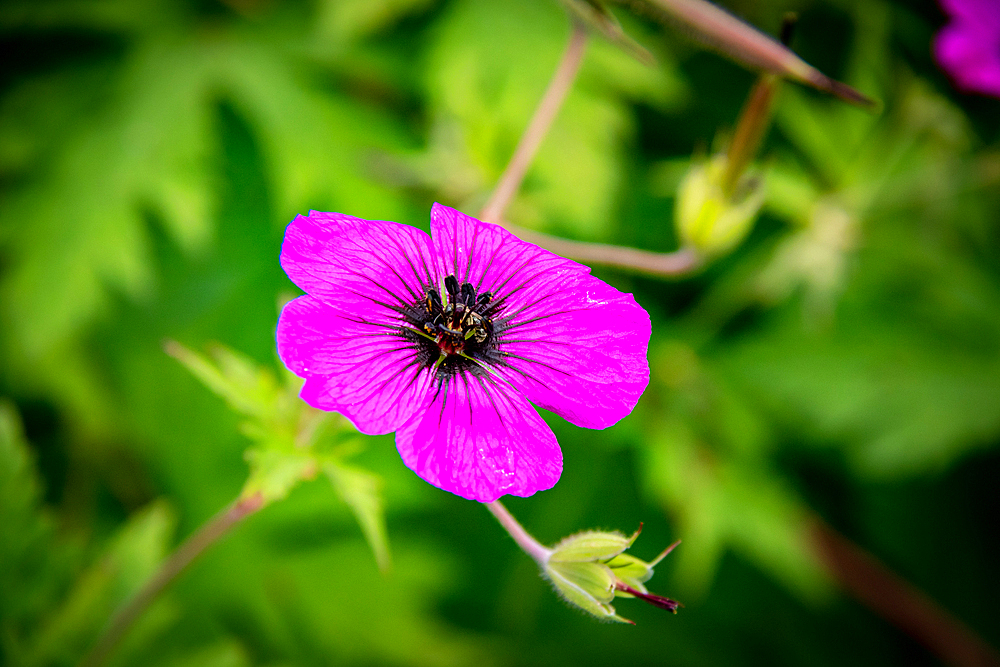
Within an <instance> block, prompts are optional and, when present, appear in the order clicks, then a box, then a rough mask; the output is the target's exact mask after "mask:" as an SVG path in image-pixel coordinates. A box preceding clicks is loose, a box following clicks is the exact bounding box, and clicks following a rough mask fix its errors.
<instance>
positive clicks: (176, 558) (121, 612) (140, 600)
mask: <svg viewBox="0 0 1000 667" xmlns="http://www.w3.org/2000/svg"><path fill="white" fill-rule="evenodd" d="M263 505H264V498H263V496H261V495H260V494H259V493H258V494H254V495H252V496H250V497H247V498H241V499H239V500H237V501H236V502H234V503H232V504H231V505H229V507H227V508H225V509H224V510H222V511H221V512H219V513H218V514H216V515H215V516H213V517H212V518H211V519H209V520H208V521H207V522H206V523H204V524H202V526H201V527H200V528H199V529H198V530H196V531H195V532H194V533H193V534H192V535H191V536H190V537H188V538H187V539H186V540H185V541H184V542H183V543H182V544H181V545H180V546H179V547H177V549H176V550H175V551H174V552H173V553H172V554H171V555H170V557H169V558H167V560H166V561H164V563H163V564H162V565H161V566H160V569H159V570H157V572H156V573H155V574H154V575H153V576H152V577H151V578H150V579H149V580H148V581H147V582H146V585H145V586H143V587H142V588H141V589H140V590H139V591H138V592H137V593H136V594H135V595H133V596H132V597H131V598H130V599H129V600H128V601H127V602H126V603H125V604H124V605H122V606H121V607H119V608H118V611H116V612H115V615H114V616H113V617H112V619H111V622H110V623H108V625H107V627H106V628H105V629H104V633H103V634H102V635H101V636H100V637H99V638H98V640H97V643H96V644H95V645H94V648H92V649H91V650H90V653H88V654H87V655H86V656H85V657H84V659H83V660H82V661H81V662H80V665H79V667H98V666H99V665H102V664H104V662H105V661H106V660H107V659H108V658H109V657H110V656H111V653H112V651H114V649H115V647H116V646H117V645H118V642H120V641H121V640H122V639H123V638H124V637H125V635H126V633H127V632H128V631H129V629H130V628H131V627H132V625H133V624H134V623H135V622H136V621H137V620H139V617H140V616H142V614H143V612H145V611H146V609H147V608H148V607H149V606H150V605H151V604H152V603H153V601H154V600H156V598H157V597H158V596H159V594H160V593H162V592H163V590H164V589H165V588H166V587H167V586H169V585H170V583H171V582H173V580H174V579H176V578H177V576H178V575H179V574H180V573H181V572H183V571H184V570H185V569H187V567H188V566H189V565H191V563H192V562H194V560H195V559H196V558H197V557H198V556H200V555H201V554H202V553H203V552H204V551H205V549H207V548H208V547H210V546H211V545H212V544H214V543H215V542H216V541H218V540H219V539H220V538H222V537H223V536H224V535H225V534H226V533H228V532H229V531H230V530H232V529H233V527H234V526H236V524H238V523H239V522H240V521H242V520H243V519H245V518H246V517H247V516H249V515H251V514H253V513H254V512H256V511H257V510H259V509H260V508H261V507H263Z"/></svg>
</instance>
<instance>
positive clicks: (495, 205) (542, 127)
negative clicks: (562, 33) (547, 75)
mask: <svg viewBox="0 0 1000 667" xmlns="http://www.w3.org/2000/svg"><path fill="white" fill-rule="evenodd" d="M586 45H587V31H586V29H585V28H584V27H583V26H582V25H581V24H580V23H578V22H574V23H573V32H572V33H571V34H570V37H569V44H568V45H567V46H566V51H565V52H564V53H563V57H562V60H561V61H559V66H558V68H556V73H555V74H553V75H552V80H551V81H550V82H549V87H548V88H546V89H545V94H544V95H543V96H542V101H541V102H539V103H538V108H537V109H535V115H534V116H532V117H531V122H530V123H528V127H527V129H526V130H525V131H524V134H523V135H521V140H520V141H519V142H518V144H517V148H516V149H514V155H513V156H512V157H511V158H510V162H509V163H507V168H506V169H505V170H504V172H503V174H502V175H501V176H500V181H499V182H498V183H497V186H496V189H494V190H493V194H492V195H490V199H489V201H488V202H486V205H485V206H484V207H483V210H482V211H481V212H480V214H479V217H480V219H482V220H485V221H487V222H498V221H500V220H501V219H502V218H503V212H504V210H505V209H506V208H507V205H508V204H509V203H510V200H511V199H513V198H514V195H515V194H516V193H517V190H518V188H520V187H521V181H523V180H524V175H525V173H527V171H528V167H529V166H530V165H531V161H532V160H533V159H534V157H535V153H536V152H537V151H538V147H539V146H540V145H541V143H542V140H543V139H544V138H545V135H546V134H547V133H548V131H549V126H551V125H552V121H553V120H555V117H556V114H557V113H559V108H560V107H561V106H562V103H563V100H565V99H566V93H568V92H569V89H570V87H571V86H572V85H573V80H574V79H576V73H577V72H578V71H579V69H580V63H581V62H582V61H583V52H584V47H586Z"/></svg>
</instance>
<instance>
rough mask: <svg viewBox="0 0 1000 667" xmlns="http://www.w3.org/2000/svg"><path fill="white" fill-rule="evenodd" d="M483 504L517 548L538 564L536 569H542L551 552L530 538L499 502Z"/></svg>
mask: <svg viewBox="0 0 1000 667" xmlns="http://www.w3.org/2000/svg"><path fill="white" fill-rule="evenodd" d="M484 504H485V505H486V509H488V510H489V511H490V512H492V513H493V516H495V517H496V518H497V521H499V522H500V525H501V526H503V527H504V530H506V531H507V532H508V533H510V536H511V537H513V538H514V541H515V542H517V546H519V547H521V550H522V551H524V553H526V554H528V555H529V556H531V558H532V560H534V561H535V562H536V563H538V567H542V566H544V565H545V563H547V562H548V560H549V556H551V555H552V550H551V549H549V548H548V547H546V546H544V545H543V544H542V543H541V542H539V541H538V540H536V539H535V538H534V537H532V536H531V535H530V534H529V533H528V531H526V530H525V529H524V526H522V525H521V524H519V523H518V522H517V519H515V518H514V516H513V515H512V514H511V513H510V512H508V511H507V508H506V507H504V506H503V505H502V504H501V503H500V501H499V500H494V501H493V502H492V503H484Z"/></svg>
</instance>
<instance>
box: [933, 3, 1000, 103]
mask: <svg viewBox="0 0 1000 667" xmlns="http://www.w3.org/2000/svg"><path fill="white" fill-rule="evenodd" d="M940 1H941V6H942V7H943V8H944V10H945V12H947V14H948V16H949V17H951V22H950V23H949V24H948V25H946V26H945V27H944V28H943V29H942V30H941V32H939V33H938V34H937V37H936V38H935V40H934V56H935V57H936V58H937V61H938V62H939V63H940V64H941V66H942V67H944V69H945V70H946V71H947V72H948V74H950V75H951V77H952V79H953V80H954V81H955V85H956V86H958V87H959V88H960V89H962V90H964V91H966V92H974V93H984V94H986V95H992V96H994V97H1000V0H940Z"/></svg>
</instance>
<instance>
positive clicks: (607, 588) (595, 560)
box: [543, 526, 679, 625]
mask: <svg viewBox="0 0 1000 667" xmlns="http://www.w3.org/2000/svg"><path fill="white" fill-rule="evenodd" d="M641 530H642V526H639V530H637V531H635V533H634V534H632V535H631V536H625V535H623V534H621V533H619V532H617V531H615V532H601V531H585V532H582V533H578V534H576V535H571V536H570V537H567V538H566V539H564V540H563V541H561V542H560V543H559V544H557V545H556V546H555V547H553V549H552V553H551V554H550V555H549V557H548V559H547V560H546V561H545V563H544V564H543V573H544V574H545V576H546V577H547V578H548V580H549V581H551V582H552V585H553V586H554V587H555V589H556V590H557V591H558V592H559V594H560V595H562V596H563V598H564V599H565V600H566V601H567V602H569V603H570V604H572V605H574V606H576V607H579V608H580V609H583V610H584V611H586V612H587V613H589V614H592V615H593V616H596V617H597V618H600V619H604V620H611V621H617V622H619V623H632V621H630V620H628V619H627V618H623V617H621V616H619V615H618V614H617V613H616V612H615V608H614V607H613V606H611V601H612V600H614V598H615V597H616V596H617V597H627V598H628V597H638V598H641V599H643V600H645V601H647V602H649V603H651V604H654V605H656V606H658V607H661V608H663V609H667V610H669V611H671V612H674V613H676V612H677V607H678V606H679V603H677V602H675V601H673V600H671V599H669V598H665V597H661V596H659V595H653V594H651V593H649V592H648V591H647V590H646V588H645V586H644V585H643V584H644V583H645V582H646V581H649V578H650V577H652V576H653V566H655V565H656V564H657V563H659V562H660V561H661V560H662V559H663V558H664V557H665V556H666V555H667V554H668V553H670V551H671V550H672V549H673V548H674V547H676V546H677V544H678V543H679V542H675V543H674V544H672V545H670V546H669V547H667V549H665V550H664V551H663V553H661V554H660V555H659V556H657V557H656V559H654V560H653V561H651V562H649V563H647V562H646V561H643V560H641V559H639V558H636V557H635V556H632V555H629V554H626V553H624V552H625V550H626V549H628V548H629V547H630V546H632V543H633V542H635V539H636V538H637V537H638V536H639V532H640V531H641ZM633 625H634V623H633Z"/></svg>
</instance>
